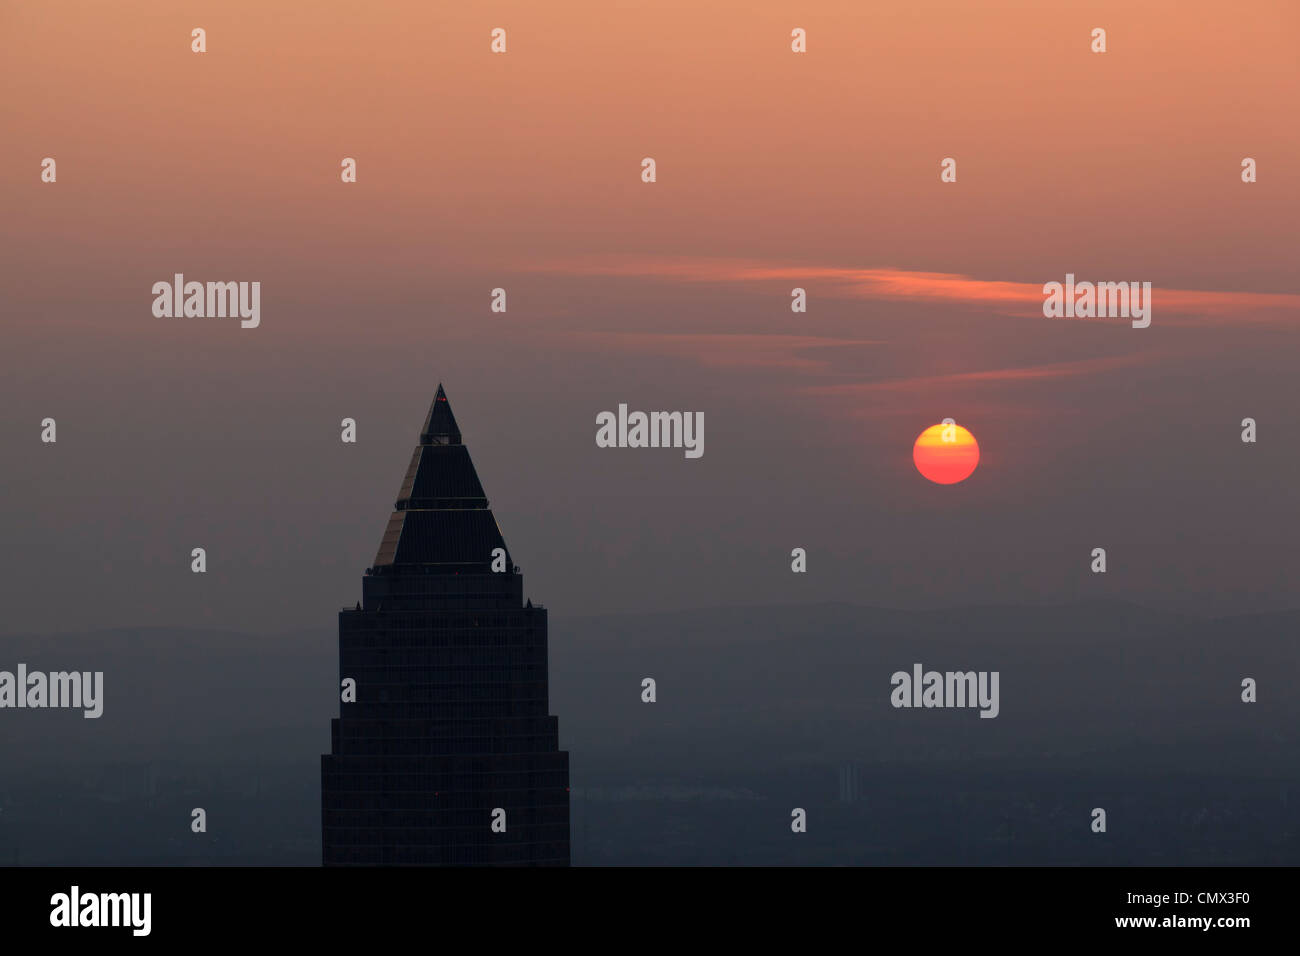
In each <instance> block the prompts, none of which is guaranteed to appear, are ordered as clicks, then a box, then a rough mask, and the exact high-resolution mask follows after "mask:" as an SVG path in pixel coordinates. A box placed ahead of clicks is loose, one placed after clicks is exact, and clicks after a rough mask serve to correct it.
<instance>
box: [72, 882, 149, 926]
mask: <svg viewBox="0 0 1300 956" xmlns="http://www.w3.org/2000/svg"><path fill="white" fill-rule="evenodd" d="M152 910H153V894H152V893H85V894H82V892H81V888H80V887H78V886H73V887H72V889H71V890H70V891H69V892H67V893H55V894H54V895H53V896H51V897H50V925H51V926H129V927H131V935H133V936H148V935H149V930H150V928H151V924H152V919H151V915H152Z"/></svg>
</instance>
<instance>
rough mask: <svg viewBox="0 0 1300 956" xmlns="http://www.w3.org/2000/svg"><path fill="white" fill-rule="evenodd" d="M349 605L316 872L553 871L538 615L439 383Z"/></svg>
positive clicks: (561, 778)
mask: <svg viewBox="0 0 1300 956" xmlns="http://www.w3.org/2000/svg"><path fill="white" fill-rule="evenodd" d="M494 567H495V569H496V570H494ZM361 592H362V600H361V604H360V605H359V606H358V607H357V608H356V609H351V610H344V611H342V612H340V613H339V681H340V684H341V685H342V684H343V682H344V681H345V680H346V679H348V678H351V679H353V680H355V681H356V700H355V702H347V701H344V702H343V703H341V704H340V712H341V716H340V717H339V718H337V719H335V720H333V721H332V722H331V739H332V743H331V752H330V753H328V754H325V755H323V756H322V757H321V823H322V844H323V852H322V857H323V862H324V864H325V865H326V866H335V865H365V864H370V865H439V864H442V865H448V864H459V865H469V864H531V865H541V864H549V865H561V866H567V865H568V864H569V755H568V753H567V752H565V751H562V750H560V749H559V726H558V721H557V719H556V718H555V717H552V716H549V715H548V714H547V709H548V703H547V661H546V653H547V645H546V610H545V609H544V608H543V607H541V606H540V605H534V604H532V602H531V601H530V602H528V603H527V604H525V603H524V600H523V577H522V575H521V573H520V571H519V568H517V567H516V566H515V565H514V562H513V561H512V560H511V559H510V556H509V553H508V551H507V550H506V546H505V541H504V540H502V537H501V532H500V530H498V528H497V524H496V520H495V519H494V518H493V516H492V512H491V511H490V510H489V509H488V501H487V498H486V497H485V496H484V493H483V486H482V485H481V484H480V483H479V480H478V474H477V473H476V472H475V470H474V465H473V463H472V462H471V461H470V457H469V451H468V450H467V449H466V447H465V446H464V445H462V444H461V437H460V429H459V428H458V427H457V425H456V418H455V416H454V415H452V412H451V405H450V404H449V403H448V402H447V395H446V393H445V392H444V391H443V389H442V386H441V385H439V386H438V394H437V397H436V398H434V400H433V405H432V406H431V407H430V409H429V415H428V418H427V419H426V420H425V423H424V429H423V430H422V432H421V434H420V443H419V445H417V446H416V449H415V452H414V454H412V456H411V464H410V466H409V467H408V468H407V470H406V477H405V479H404V480H403V481H402V487H401V490H400V491H399V492H398V497H397V504H396V506H395V510H394V511H393V514H392V517H390V518H389V520H388V527H387V529H385V531H384V537H383V540H382V541H381V542H380V545H379V553H378V554H377V555H376V556H375V562H374V566H373V567H371V568H369V569H368V570H367V571H366V573H365V576H364V577H363V578H362V582H361ZM494 822H495V826H494ZM503 826H504V830H502V827H503Z"/></svg>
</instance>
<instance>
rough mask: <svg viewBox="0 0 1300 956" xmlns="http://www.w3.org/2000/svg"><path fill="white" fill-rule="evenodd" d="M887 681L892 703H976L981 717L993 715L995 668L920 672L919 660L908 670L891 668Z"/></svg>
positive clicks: (967, 705) (962, 704) (974, 704)
mask: <svg viewBox="0 0 1300 956" xmlns="http://www.w3.org/2000/svg"><path fill="white" fill-rule="evenodd" d="M889 682H890V683H891V684H892V685H893V687H894V689H893V691H892V692H891V693H890V695H889V702H890V703H891V704H893V705H894V706H895V707H978V708H979V709H980V716H981V717H996V716H997V715H998V711H999V709H1000V707H999V705H998V672H997V671H991V672H990V671H979V672H976V671H947V672H945V673H942V674H941V673H939V672H938V671H925V673H924V674H923V673H922V672H921V665H920V664H913V665H912V673H910V674H909V673H908V672H907V671H895V672H894V674H893V676H892V677H890V679H889Z"/></svg>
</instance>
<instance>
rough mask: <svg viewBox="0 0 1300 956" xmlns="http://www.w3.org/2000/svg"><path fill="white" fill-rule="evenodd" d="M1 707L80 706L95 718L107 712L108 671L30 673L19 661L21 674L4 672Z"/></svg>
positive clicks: (0, 681) (0, 676)
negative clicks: (105, 687) (105, 698)
mask: <svg viewBox="0 0 1300 956" xmlns="http://www.w3.org/2000/svg"><path fill="white" fill-rule="evenodd" d="M0 707H80V708H82V709H83V710H84V711H85V712H84V713H83V714H82V715H81V716H82V717H85V718H87V719H94V718H96V717H99V716H100V715H101V714H103V713H104V672H103V671H94V672H93V673H92V672H91V671H84V672H82V671H51V672H50V673H49V674H45V673H43V672H41V671H31V672H30V673H29V672H28V670H27V665H26V664H19V665H18V673H17V675H15V674H13V673H12V672H11V671H0Z"/></svg>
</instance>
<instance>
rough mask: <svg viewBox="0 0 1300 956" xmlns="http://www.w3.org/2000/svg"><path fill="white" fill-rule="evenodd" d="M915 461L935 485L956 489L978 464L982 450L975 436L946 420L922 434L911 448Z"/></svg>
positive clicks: (922, 472) (917, 468) (918, 467)
mask: <svg viewBox="0 0 1300 956" xmlns="http://www.w3.org/2000/svg"><path fill="white" fill-rule="evenodd" d="M912 461H913V462H915V463H916V470H917V471H919V472H920V473H921V474H922V475H924V476H925V477H926V478H929V479H930V480H931V481H933V482H934V483H935V484H939V485H955V484H956V483H957V482H959V481H964V480H965V479H967V478H969V477H970V474H971V472H973V471H974V470H975V466H976V465H978V464H979V461H980V446H979V444H978V443H977V442H976V441H975V436H974V435H972V434H971V433H970V432H968V431H967V430H966V429H964V428H962V427H961V426H960V425H956V424H953V423H952V421H951V420H947V421H945V422H944V423H941V424H939V425H931V426H930V427H929V428H927V429H926V430H925V431H923V432H921V434H920V435H919V436H918V437H917V439H916V444H915V445H913V446H912Z"/></svg>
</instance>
